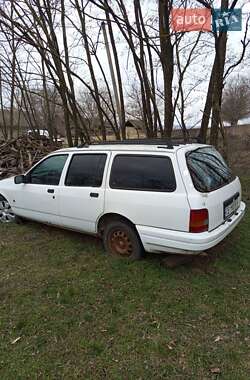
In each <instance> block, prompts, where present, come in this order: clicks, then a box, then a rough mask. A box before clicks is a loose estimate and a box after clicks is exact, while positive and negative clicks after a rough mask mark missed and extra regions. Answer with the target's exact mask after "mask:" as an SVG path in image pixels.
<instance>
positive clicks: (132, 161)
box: [110, 155, 176, 192]
mask: <svg viewBox="0 0 250 380" xmlns="http://www.w3.org/2000/svg"><path fill="white" fill-rule="evenodd" d="M110 187H111V188H113V189H126V190H143V191H167V192H170V191H174V190H175V189H176V182H175V176H174V169H173V165H172V162H171V159H170V158H169V157H161V156H144V155H143V156H142V155H117V156H116V157H115V159H114V162H113V165H112V170H111V176H110Z"/></svg>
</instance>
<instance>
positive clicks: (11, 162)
mask: <svg viewBox="0 0 250 380" xmlns="http://www.w3.org/2000/svg"><path fill="white" fill-rule="evenodd" d="M59 148H61V144H60V143H57V142H51V141H50V140H48V139H46V138H39V139H36V138H34V137H31V136H21V137H19V138H17V139H13V140H9V141H6V142H4V141H1V140H0V180H1V179H4V178H7V177H11V176H13V175H17V174H23V173H25V172H26V171H27V170H28V169H29V168H30V167H31V166H32V165H34V164H35V163H37V162H38V161H39V160H41V159H42V158H43V157H44V156H46V155H47V154H49V153H51V152H53V151H54V150H57V149H59Z"/></svg>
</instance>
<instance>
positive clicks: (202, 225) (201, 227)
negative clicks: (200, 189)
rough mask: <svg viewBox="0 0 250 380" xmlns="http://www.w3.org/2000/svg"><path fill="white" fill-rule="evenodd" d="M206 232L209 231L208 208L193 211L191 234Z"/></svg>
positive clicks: (190, 226)
mask: <svg viewBox="0 0 250 380" xmlns="http://www.w3.org/2000/svg"><path fill="white" fill-rule="evenodd" d="M205 231H208V210H207V209H206V208H203V209H201V210H191V211H190V223H189V232H194V233H197V232H205Z"/></svg>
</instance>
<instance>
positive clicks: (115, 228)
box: [103, 221, 143, 260]
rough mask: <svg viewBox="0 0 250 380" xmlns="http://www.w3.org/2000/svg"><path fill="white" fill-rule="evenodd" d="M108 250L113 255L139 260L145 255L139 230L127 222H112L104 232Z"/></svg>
mask: <svg viewBox="0 0 250 380" xmlns="http://www.w3.org/2000/svg"><path fill="white" fill-rule="evenodd" d="M103 243H104V247H105V250H106V252H107V253H108V254H109V255H111V256H113V257H120V258H127V259H130V260H139V259H141V258H142V256H143V247H142V244H141V241H140V238H139V236H138V234H137V231H136V230H135V228H133V226H130V225H129V224H128V223H126V222H121V221H113V222H110V223H109V224H108V225H107V226H106V228H105V229H104V233H103Z"/></svg>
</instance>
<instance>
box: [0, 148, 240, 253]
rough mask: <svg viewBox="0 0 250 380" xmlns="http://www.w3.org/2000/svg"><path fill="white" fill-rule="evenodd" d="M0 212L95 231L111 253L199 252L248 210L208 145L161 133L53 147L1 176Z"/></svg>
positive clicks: (235, 181) (221, 236)
mask: <svg viewBox="0 0 250 380" xmlns="http://www.w3.org/2000/svg"><path fill="white" fill-rule="evenodd" d="M0 205H1V207H0V220H1V221H10V220H13V219H15V218H17V217H20V218H27V219H32V220H36V221H38V222H42V223H47V224H53V225H55V226H60V227H63V228H68V229H72V230H75V231H80V232H84V233H89V234H94V235H99V236H101V237H102V238H103V242H104V245H105V248H106V251H107V252H109V253H110V254H111V255H114V256H121V257H127V258H131V259H138V258H140V257H141V255H142V253H143V251H144V250H145V251H147V252H155V253H161V252H170V253H182V254H197V253H199V252H201V251H204V250H207V249H209V248H211V247H213V246H215V245H216V244H218V243H219V242H220V241H222V240H223V239H224V238H225V237H226V236H227V235H228V234H229V233H230V232H231V231H232V230H233V229H234V228H235V227H236V226H237V224H238V223H239V222H240V220H241V219H242V217H243V215H244V212H245V204H244V203H243V202H242V201H241V185H240V181H239V178H238V177H235V176H234V175H233V174H232V172H231V170H230V169H229V168H228V166H227V165H226V163H225V162H224V160H223V158H222V157H221V155H220V154H219V153H218V152H217V151H216V150H215V149H214V148H213V147H212V146H208V145H201V144H186V145H183V144H181V145H178V144H174V143H170V142H167V141H164V140H158V141H157V140H152V141H143V140H141V141H139V140H137V141H131V140H128V141H126V142H123V143H122V142H120V143H102V144H93V145H90V146H87V145H86V146H83V147H81V148H67V149H61V150H58V151H56V152H54V153H52V154H50V155H49V156H47V157H45V158H44V159H43V160H41V161H40V162H39V163H38V164H36V165H35V166H34V167H33V168H32V169H30V170H29V171H28V172H27V173H26V174H25V175H19V176H16V177H14V178H9V179H5V180H2V181H0Z"/></svg>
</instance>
